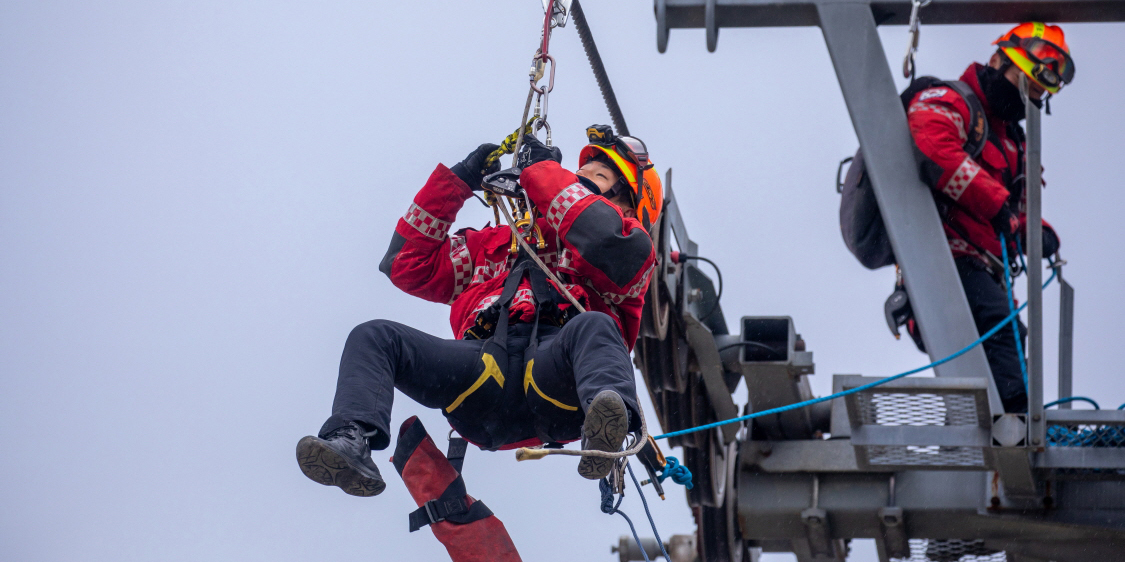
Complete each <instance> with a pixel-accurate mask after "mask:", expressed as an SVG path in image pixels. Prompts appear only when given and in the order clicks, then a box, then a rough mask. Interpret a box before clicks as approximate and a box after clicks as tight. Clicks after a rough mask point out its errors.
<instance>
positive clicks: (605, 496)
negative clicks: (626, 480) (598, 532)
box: [598, 478, 651, 562]
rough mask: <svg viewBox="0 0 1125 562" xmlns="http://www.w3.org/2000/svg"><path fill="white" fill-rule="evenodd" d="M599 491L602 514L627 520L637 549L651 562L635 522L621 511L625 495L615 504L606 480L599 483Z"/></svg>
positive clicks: (611, 489)
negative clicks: (614, 515)
mask: <svg viewBox="0 0 1125 562" xmlns="http://www.w3.org/2000/svg"><path fill="white" fill-rule="evenodd" d="M598 489H599V490H601V493H602V513H604V514H606V515H613V514H614V513H616V514H618V515H620V516H622V517H624V518H625V522H626V523H628V524H629V530H630V531H632V533H633V540H634V541H636V543H637V547H639V548H640V549H641V556H642V557H644V559H645V562H650V561H649V559H648V553H647V552H645V547H644V545H642V544H641V537H639V536H637V529H636V527H634V526H633V520H632V519H629V516H628V515H625V512H624V511H621V509H620V508H621V502H623V501H625V494H621V497H620V498H618V499H617V503H616V504H615V503H613V488H612V487H610V485H609V482H606V480H605V478H602V479H601V480H599V481H598ZM650 520H651V518H650Z"/></svg>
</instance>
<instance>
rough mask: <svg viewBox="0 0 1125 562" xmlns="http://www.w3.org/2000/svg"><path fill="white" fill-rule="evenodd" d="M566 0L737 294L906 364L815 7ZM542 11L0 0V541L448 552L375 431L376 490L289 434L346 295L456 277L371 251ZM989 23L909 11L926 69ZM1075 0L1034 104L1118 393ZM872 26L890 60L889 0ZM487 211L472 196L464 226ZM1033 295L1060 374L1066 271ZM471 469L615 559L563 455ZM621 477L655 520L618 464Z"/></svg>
mask: <svg viewBox="0 0 1125 562" xmlns="http://www.w3.org/2000/svg"><path fill="white" fill-rule="evenodd" d="M937 1H939V2H940V1H941V0H937ZM585 8H586V11H587V16H588V18H589V19H590V23H591V26H592V28H593V32H594V35H595V37H596V38H597V40H598V44H599V47H600V48H601V51H602V55H603V57H604V59H605V62H606V65H607V67H608V69H609V73H610V75H611V78H612V80H613V85H614V88H615V89H616V90H617V93H618V97H619V99H620V101H621V104H622V106H623V108H624V111H625V116H626V119H627V120H628V123H629V125H630V127H631V129H632V132H633V133H634V134H636V135H638V136H640V137H642V138H644V139H645V141H646V142H647V143H648V145H649V147H650V149H651V151H652V155H653V158H654V160H655V161H656V163H657V165H658V167H659V168H661V169H662V170H663V169H665V168H667V167H674V169H675V173H674V175H675V179H674V188H675V190H676V193H677V195H678V197H679V200H680V204H681V207H682V210H683V214H684V217H685V220H686V221H687V225H688V229H689V232H690V234H691V236H692V238H693V239H695V240H696V241H697V242H698V243H699V244H700V253H701V254H703V255H705V256H707V257H710V258H712V259H714V260H716V261H718V262H719V264H720V265H721V266H722V268H723V273H724V279H725V281H726V290H725V293H724V296H723V308H724V311H725V313H726V315H727V318H728V319H730V320H729V321H730V323H731V325H732V327H733V326H734V319H737V318H738V317H739V316H741V315H777V314H781V315H791V316H792V317H793V318H794V320H795V323H796V326H797V329H798V331H799V332H801V333H802V334H803V335H804V337H805V339H806V341H807V342H808V345H809V348H810V349H811V350H813V351H814V352H815V354H816V355H815V357H816V362H817V369H816V370H817V373H818V374H817V375H815V376H814V377H813V386H814V388H815V389H816V391H817V392H818V393H819V394H825V393H827V392H829V391H830V388H831V375H832V374H833V373H862V374H865V375H869V376H881V375H891V374H894V373H897V372H900V371H902V370H905V369H908V368H912V367H915V366H917V365H920V364H923V363H925V362H926V358H925V356H924V355H922V354H920V353H918V352H917V351H916V350H915V349H914V348H913V345H912V344H911V343H909V342H908V341H900V342H896V341H895V340H894V339H893V338H892V337H891V336H890V334H888V333H887V329H886V326H885V325H884V322H883V318H882V303H883V300H884V299H885V298H886V296H887V295H888V294H889V293H890V290H891V285H892V283H893V272H892V271H890V270H881V271H876V272H869V271H867V270H864V269H863V268H862V267H861V266H860V265H859V264H858V263H857V262H855V261H854V259H853V258H852V257H851V255H850V254H848V252H847V250H846V249H845V247H844V245H843V244H842V242H841V240H840V235H839V230H838V224H837V215H836V212H837V206H838V199H837V195H836V194H835V191H834V187H833V181H834V174H835V170H836V164H837V162H838V161H839V160H840V159H841V158H843V157H844V156H847V155H849V154H850V153H852V152H854V150H855V147H856V140H855V135H854V133H853V131H852V128H851V123H850V121H849V118H848V115H847V112H846V110H845V107H844V104H843V100H842V97H841V95H840V92H839V88H838V86H837V83H836V78H835V75H834V73H833V71H832V67H831V64H830V61H829V59H828V56H827V51H826V50H825V48H824V42H823V39H822V38H821V36H820V32H819V30H818V29H816V28H791V29H768V30H767V29H752V30H734V29H725V30H723V31H722V33H721V36H720V39H719V49H718V51H717V52H716V53H714V54H708V53H707V52H706V49H705V47H704V37H703V33H702V31H698V30H693V31H683V30H675V31H673V33H672V36H671V41H670V45H669V49H668V53H666V54H664V55H660V54H658V53H657V52H656V48H655V22H654V19H653V16H652V4H651V2H647V1H643V0H636V1H632V0H631V1H628V2H625V1H619V2H593V1H589V2H587V5H586V6H585ZM924 13H925V12H924V11H923V18H924ZM541 14H542V12H541V9H540V7H539V2H538V1H536V0H505V1H498V2H489V3H466V2H449V1H447V2H437V1H434V2H355V1H335V2H312V1H308V2H289V1H277V0H274V1H269V2H265V1H241V2H214V1H204V0H195V1H191V2H185V1H169V2H159V3H157V2H123V1H120V2H110V1H104V2H60V1H45V0H40V1H17V0H9V1H7V2H4V3H2V4H0V77H2V78H0V445H2V448H0V450H3V453H0V475H3V478H2V479H0V506H3V507H2V508H0V559H2V560H11V561H52V562H53V561H59V562H62V561H67V562H70V561H111V560H112V561H157V560H159V561H179V560H184V561H187V560H191V561H196V560H343V559H374V560H386V561H396V562H397V561H410V560H443V559H446V555H445V552H444V549H443V548H442V547H441V546H440V545H439V543H438V542H437V541H436V540H434V538H433V536H432V534H431V533H430V532H429V531H422V532H418V533H414V534H408V533H407V525H406V514H407V513H408V512H409V511H411V510H412V509H414V504H413V502H412V500H411V499H410V497H409V495H408V494H407V493H406V491H405V488H404V486H403V485H402V483H401V480H399V478H398V476H397V475H396V474H395V473H394V469H393V467H392V466H391V465H390V464H389V463H388V462H386V460H387V457H389V456H390V451H387V452H377V453H376V454H375V457H376V461H377V462H378V463H379V465H380V468H381V469H382V470H383V472H384V475H385V476H387V480H388V483H389V485H388V488H387V491H386V492H385V493H384V494H383V495H381V496H379V497H377V498H371V499H366V498H354V497H350V496H347V495H345V494H343V493H342V492H340V491H339V490H338V489H335V488H325V487H321V486H318V485H316V484H314V483H312V482H310V481H309V480H307V479H306V478H305V477H304V476H303V475H302V474H301V473H300V471H299V470H298V468H297V466H296V463H295V461H294V453H293V450H294V446H295V444H296V442H297V440H298V439H299V438H300V437H301V436H303V435H306V434H309V433H315V432H316V430H317V429H318V428H319V426H320V424H321V423H322V421H323V420H324V418H325V417H326V416H327V415H328V413H329V407H330V404H331V398H332V391H333V388H334V384H335V378H336V367H337V362H338V360H339V355H340V350H341V347H342V345H343V342H344V338H345V336H346V335H347V333H348V331H349V330H350V329H351V328H352V327H353V326H354V325H355V324H357V323H360V322H363V321H365V320H368V319H371V318H388V319H393V320H397V321H400V322H404V323H408V324H411V325H413V326H415V327H418V328H420V329H423V330H426V331H428V332H430V333H433V334H438V335H442V336H446V337H448V336H449V335H450V333H451V330H450V327H449V322H448V308H447V307H445V306H442V305H436V304H430V303H425V302H423V301H420V300H418V299H415V298H412V297H409V296H407V295H405V294H403V293H401V292H399V291H397V290H396V289H395V288H394V287H392V286H391V284H390V282H389V281H388V280H387V279H386V278H385V277H384V276H383V275H382V274H381V273H379V272H378V270H377V265H378V261H379V259H380V258H381V257H382V255H383V252H384V250H385V248H386V246H387V243H388V241H389V239H390V235H391V233H392V230H393V228H394V223H395V221H396V220H397V218H398V217H399V216H400V215H401V214H402V213H403V212H404V211H405V209H406V207H407V206H408V205H409V202H410V200H411V198H412V197H413V194H414V192H415V191H416V190H417V188H418V187H420V186H421V184H422V182H423V181H424V180H425V179H426V177H427V175H428V174H429V173H430V171H431V170H432V168H433V166H434V165H435V163H437V162H439V161H440V162H444V163H446V164H453V163H455V162H457V161H458V160H460V159H461V158H462V157H463V156H464V155H465V154H467V153H468V152H469V151H470V150H471V149H472V148H474V147H476V146H477V145H478V144H480V143H482V142H496V141H498V140H499V139H500V138H502V137H503V136H504V135H505V134H506V133H508V132H510V131H511V130H512V129H513V128H515V126H516V125H517V120H518V119H519V114H520V111H521V109H522V103H523V100H524V96H525V95H526V92H527V81H526V69H527V65H528V61H529V60H530V56H531V54H532V52H533V51H534V49H535V42H536V40H537V38H538V31H537V27H536V26H537V22H541V17H542V16H541ZM1005 28H1006V26H957V27H938V26H933V27H923V30H922V38H921V48H920V52H919V55H918V65H919V73H920V74H934V75H938V76H942V77H947V78H955V77H957V76H959V75H960V73H961V71H962V70H963V69H964V68H965V66H966V65H967V64H968V63H969V62H971V61H973V60H977V61H984V60H986V59H987V57H988V55H989V54H990V53H991V51H992V48H991V47H990V46H989V43H990V42H991V41H992V40H993V39H994V38H995V37H996V36H998V35H999V34H1000V33H1001V32H1003V31H1004V30H1005ZM1065 29H1066V31H1067V33H1068V40H1069V43H1070V45H1071V48H1072V50H1073V52H1074V54H1075V57H1076V61H1077V64H1076V66H1077V77H1076V81H1075V83H1074V84H1073V85H1072V86H1070V87H1069V88H1067V89H1066V90H1065V91H1064V92H1063V93H1062V95H1060V96H1059V97H1058V98H1057V99H1056V100H1055V103H1053V104H1052V105H1053V111H1054V115H1053V116H1051V117H1048V118H1046V119H1045V120H1044V148H1043V160H1044V165H1045V167H1046V172H1045V177H1046V179H1047V182H1048V189H1047V190H1046V192H1045V195H1044V215H1045V216H1046V217H1047V218H1048V220H1049V221H1051V222H1052V224H1054V225H1055V226H1056V228H1057V229H1058V231H1059V233H1060V235H1061V238H1062V250H1063V255H1064V256H1065V257H1066V258H1067V259H1068V260H1069V262H1070V266H1069V267H1068V269H1067V270H1066V271H1067V277H1068V278H1069V279H1070V280H1071V282H1072V283H1073V284H1074V285H1075V286H1076V288H1077V320H1076V328H1075V339H1076V349H1075V376H1076V380H1075V391H1076V393H1077V394H1082V395H1088V396H1091V397H1094V398H1095V399H1097V400H1099V401H1100V402H1101V403H1102V404H1103V405H1104V406H1105V407H1108V408H1113V407H1116V406H1117V405H1118V404H1119V403H1121V402H1125V383H1123V382H1122V381H1121V376H1120V375H1121V373H1120V367H1119V364H1118V362H1117V361H1115V359H1116V352H1117V346H1118V345H1120V336H1121V334H1122V330H1121V328H1120V324H1119V322H1120V318H1121V317H1122V315H1123V313H1125V305H1123V304H1122V294H1121V290H1120V289H1121V287H1122V278H1123V274H1125V266H1123V265H1122V258H1123V257H1125V250H1123V249H1122V247H1121V245H1122V242H1123V241H1125V227H1123V226H1122V221H1121V220H1120V213H1121V211H1120V210H1121V209H1122V207H1123V206H1125V192H1123V190H1122V189H1121V186H1120V179H1119V178H1120V169H1119V168H1120V165H1121V156H1120V151H1121V141H1120V140H1119V139H1120V131H1121V130H1122V128H1123V126H1125V109H1123V106H1122V104H1121V103H1120V101H1119V97H1120V92H1121V91H1122V89H1123V88H1122V86H1123V80H1122V75H1123V74H1125V67H1123V65H1122V63H1121V60H1120V55H1119V53H1118V50H1117V49H1115V48H1114V46H1115V45H1117V44H1118V42H1119V40H1120V38H1121V36H1122V35H1121V34H1122V28H1121V27H1120V26H1119V25H1068V26H1065ZM882 37H883V41H884V46H885V49H886V50H887V52H888V55H889V60H890V63H891V64H892V67H893V68H898V67H899V65H900V64H901V58H900V57H901V56H902V53H903V52H904V50H905V47H906V39H907V38H906V34H905V28H903V27H888V28H884V29H883V30H882ZM551 50H552V53H553V54H554V55H555V57H556V58H557V60H558V72H557V76H556V89H555V92H554V94H553V95H552V96H551V107H550V109H551V113H550V122H551V124H552V126H553V129H554V137H555V140H556V144H558V145H559V146H561V147H562V149H563V152H564V154H565V160H564V165H566V166H569V167H573V166H574V165H575V159H576V157H577V154H578V150H579V148H580V147H581V145H582V144H583V140H584V138H583V130H584V128H585V126H587V125H589V124H591V123H607V122H609V118H608V115H607V113H606V111H605V109H604V107H603V105H602V101H601V98H600V96H599V94H598V91H597V87H596V85H595V83H594V80H593V78H592V76H591V74H590V70H589V67H588V65H587V63H586V60H585V58H584V56H583V55H582V51H581V47H580V45H579V43H578V40H577V36H576V34H575V32H574V29H573V26H570V27H567V28H565V29H563V30H560V31H558V32H557V33H556V34H555V37H554V39H553V41H552V44H551ZM904 84H905V81H903V80H900V86H903V85H904ZM489 218H490V216H489V214H488V212H487V211H486V210H485V209H484V208H483V207H480V206H479V205H475V204H474V203H473V202H469V203H468V204H467V205H466V207H465V210H464V211H463V213H462V216H461V217H460V218H459V220H458V225H459V226H477V227H479V226H482V225H483V224H484V223H485V222H486V221H487V220H489ZM1023 291H1024V284H1023V280H1022V279H1021V281H1020V284H1019V287H1018V292H1019V293H1020V294H1021V295H1022V293H1023ZM1046 302H1047V304H1046V309H1047V321H1046V325H1047V327H1048V330H1047V342H1048V343H1047V347H1048V349H1047V356H1046V368H1047V373H1049V376H1048V379H1047V394H1048V397H1049V398H1051V397H1053V396H1054V395H1055V382H1054V377H1053V373H1054V372H1055V371H1054V369H1055V365H1056V362H1055V356H1056V353H1055V347H1056V346H1055V341H1056V340H1055V338H1056V335H1055V333H1056V332H1055V327H1056V326H1057V314H1056V311H1057V303H1058V299H1057V292H1056V290H1055V289H1054V288H1052V289H1050V290H1049V291H1048V292H1047V297H1046ZM650 411H651V406H650ZM413 414H419V415H420V416H421V417H422V419H423V421H424V422H425V424H426V426H427V427H428V428H429V429H430V431H431V433H432V434H433V435H434V436H435V437H437V441H438V443H439V444H441V445H442V446H444V439H443V436H444V434H445V431H446V430H447V425H446V424H445V423H444V421H443V419H442V418H441V416H440V415H439V414H438V413H437V412H432V411H424V410H421V409H420V408H419V407H417V406H415V405H414V404H413V403H411V402H410V401H409V400H407V399H405V398H402V397H401V396H400V400H399V401H398V402H397V403H396V409H395V414H394V423H395V424H398V423H401V422H402V420H404V419H406V418H407V417H408V416H410V415H413ZM649 422H650V427H651V426H653V425H655V418H652V417H650V419H649ZM669 452H670V453H671V454H677V453H678V451H669ZM465 475H466V480H467V482H468V488H469V492H470V493H471V494H473V495H474V496H475V497H478V498H481V499H483V500H485V501H486V502H487V504H488V505H489V506H490V507H491V508H492V509H493V510H494V511H495V512H496V513H497V515H498V516H499V517H500V518H501V519H502V520H503V521H504V523H505V524H506V526H507V528H508V529H509V531H510V532H511V534H512V537H513V539H514V540H515V542H516V545H517V546H518V547H519V548H520V550H521V553H522V554H523V557H524V559H525V560H537V561H538V560H542V561H564V560H565V561H570V560H595V561H596V560H605V561H607V562H608V561H610V560H613V559H614V558H613V557H612V556H611V555H610V554H609V546H610V544H613V543H615V542H616V540H617V537H618V536H619V535H621V534H626V533H628V529H627V527H626V525H625V523H624V521H623V520H622V519H621V518H619V517H613V518H611V517H608V516H606V515H604V514H602V513H601V512H600V511H599V510H598V491H597V486H596V485H594V484H593V483H592V482H589V481H586V480H583V479H582V478H580V477H579V476H578V475H577V474H576V473H575V470H574V463H573V462H572V461H570V460H559V458H549V459H546V460H542V461H538V462H531V463H520V464H517V463H516V462H515V460H514V458H513V456H512V454H511V453H510V452H502V453H483V452H480V451H475V450H474V451H472V452H470V454H469V457H468V459H467V463H466V469H465ZM649 499H650V502H653V503H655V505H654V514H655V516H656V518H657V522H658V524H659V528H660V531H661V532H662V533H663V534H664V535H665V536H667V535H672V534H674V533H686V532H691V531H692V529H693V526H692V521H691V516H690V512H689V510H688V509H687V507H686V504H685V502H684V500H683V496H682V493H681V492H680V491H679V490H673V491H672V492H671V494H670V495H669V497H668V500H667V501H665V502H660V501H659V500H656V499H655V498H654V497H650V498H649ZM623 509H625V510H626V511H627V513H629V514H630V515H631V516H632V517H633V519H634V521H637V522H643V520H644V515H643V511H642V510H641V507H640V504H639V502H638V500H637V498H636V496H635V494H633V495H630V497H629V498H627V499H626V501H625V503H624V504H623ZM641 527H642V528H641V529H639V531H640V532H641V534H642V535H650V533H651V532H650V531H647V530H645V529H644V528H643V527H644V525H643V524H642V525H641ZM769 559H770V560H786V559H792V557H785V556H781V555H778V556H776V557H770V558H769ZM852 559H853V560H860V561H866V560H874V554H873V549H872V548H870V545H859V546H858V547H857V549H856V551H855V554H854V555H853V558H852Z"/></svg>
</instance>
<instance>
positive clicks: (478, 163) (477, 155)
mask: <svg viewBox="0 0 1125 562" xmlns="http://www.w3.org/2000/svg"><path fill="white" fill-rule="evenodd" d="M497 148H500V145H498V144H492V143H488V142H486V143H484V144H482V145H480V146H478V147H477V149H476V150H474V151H472V152H470V153H469V155H468V156H466V157H465V159H464V160H462V161H460V162H458V163H456V164H454V165H453V167H452V168H450V169H449V171H451V172H453V173H454V174H456V175H457V177H459V178H461V181H463V182H465V184H466V185H468V186H469V189H471V190H473V191H480V180H482V179H484V176H486V175H488V174H491V173H492V172H498V171H500V162H499V161H496V162H493V163H492V165H491V166H489V167H488V169H487V170H485V169H484V161H485V160H486V159H488V155H489V154H492V151H494V150H496V149H497Z"/></svg>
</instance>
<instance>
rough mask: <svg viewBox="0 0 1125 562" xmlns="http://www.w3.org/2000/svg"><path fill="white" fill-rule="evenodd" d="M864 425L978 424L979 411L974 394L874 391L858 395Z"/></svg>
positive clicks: (861, 421) (857, 401)
mask: <svg viewBox="0 0 1125 562" xmlns="http://www.w3.org/2000/svg"><path fill="white" fill-rule="evenodd" d="M856 403H857V405H858V406H859V415H860V423H862V424H865V425H887V426H893V425H912V426H925V425H972V426H975V425H978V423H979V421H978V420H979V418H980V415H979V414H980V413H979V412H978V411H977V404H976V400H975V397H974V396H973V395H971V394H932V393H927V392H921V393H915V394H903V393H888V392H879V391H874V392H871V393H860V394H858V395H857V396H856Z"/></svg>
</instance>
